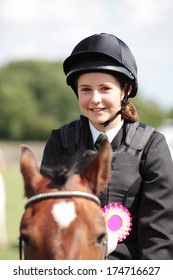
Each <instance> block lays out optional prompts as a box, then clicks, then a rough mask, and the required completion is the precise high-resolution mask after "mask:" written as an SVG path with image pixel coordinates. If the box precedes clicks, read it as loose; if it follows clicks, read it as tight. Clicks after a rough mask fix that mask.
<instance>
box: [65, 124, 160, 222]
mask: <svg viewBox="0 0 173 280" xmlns="http://www.w3.org/2000/svg"><path fill="white" fill-rule="evenodd" d="M81 131H82V127H81V121H80V120H79V121H74V122H72V123H71V124H67V125H64V126H63V127H61V129H60V134H61V142H62V145H63V148H64V151H65V153H66V154H67V155H68V156H70V155H71V156H72V155H74V154H75V153H76V152H77V151H78V152H79V153H80V154H82V153H86V147H85V145H86V144H85V145H84V142H83V141H82V138H83V137H85V136H84V135H82V136H81V134H82V132H81ZM154 131H155V129H154V128H153V127H150V126H148V125H146V124H143V123H139V122H134V123H128V124H127V125H126V137H125V140H124V141H123V143H122V144H121V145H120V147H119V148H117V149H116V150H113V155H112V170H111V172H112V174H111V180H110V183H109V186H108V188H107V191H106V193H104V194H103V195H101V196H100V200H101V205H102V207H103V206H104V205H106V204H109V203H120V204H122V205H123V206H125V207H126V208H128V209H129V211H130V213H131V215H132V217H133V218H136V217H137V216H138V213H137V212H138V206H139V202H140V195H141V191H142V176H143V175H142V166H143V164H144V161H145V153H144V148H145V146H146V144H147V142H148V141H149V139H150V137H151V135H152V133H153V132H154Z"/></svg>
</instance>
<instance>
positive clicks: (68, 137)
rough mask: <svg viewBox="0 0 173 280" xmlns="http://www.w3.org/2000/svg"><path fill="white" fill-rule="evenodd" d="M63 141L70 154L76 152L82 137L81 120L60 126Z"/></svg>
mask: <svg viewBox="0 0 173 280" xmlns="http://www.w3.org/2000/svg"><path fill="white" fill-rule="evenodd" d="M60 136H61V143H62V146H63V148H64V149H66V150H67V151H68V153H69V154H74V153H75V152H76V145H77V144H78V143H79V137H80V120H75V121H73V122H71V123H69V124H64V125H63V126H62V127H60Z"/></svg>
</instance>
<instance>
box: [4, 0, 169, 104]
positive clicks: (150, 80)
mask: <svg viewBox="0 0 173 280" xmlns="http://www.w3.org/2000/svg"><path fill="white" fill-rule="evenodd" d="M172 28H173V0H140V1H139V0H86V1H83V0H0V67H3V66H4V65H6V64H8V63H10V62H12V61H16V60H25V59H41V60H50V61H59V60H64V59H65V58H66V57H67V56H69V55H70V53H71V51H72V49H73V48H74V47H75V45H76V44H77V43H78V42H79V41H81V40H82V39H84V38H85V37H87V36H90V35H93V34H95V33H102V32H105V33H111V34H114V35H115V36H117V37H119V38H120V39H122V40H123V41H124V42H125V43H126V44H127V45H128V46H129V47H130V49H131V51H132V52H133V54H134V56H135V58H136V62H137V66H138V81H139V91H140V94H141V96H142V97H145V98H147V99H151V100H153V101H154V102H156V103H158V105H159V106H160V107H162V108H163V109H172V108H173V90H172V82H173V70H172V68H173V31H172Z"/></svg>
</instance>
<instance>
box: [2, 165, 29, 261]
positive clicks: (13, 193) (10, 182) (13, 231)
mask: <svg viewBox="0 0 173 280" xmlns="http://www.w3.org/2000/svg"><path fill="white" fill-rule="evenodd" d="M3 175H4V179H5V186H6V197H7V202H6V219H7V234H8V245H7V247H6V248H5V249H2V248H0V260H18V259H19V253H18V238H19V224H20V220H21V217H22V214H23V212H24V203H25V199H24V195H23V193H24V191H23V178H22V176H21V173H20V170H19V166H17V165H15V166H13V165H12V166H11V165H10V166H9V167H7V168H6V170H5V172H4V173H3Z"/></svg>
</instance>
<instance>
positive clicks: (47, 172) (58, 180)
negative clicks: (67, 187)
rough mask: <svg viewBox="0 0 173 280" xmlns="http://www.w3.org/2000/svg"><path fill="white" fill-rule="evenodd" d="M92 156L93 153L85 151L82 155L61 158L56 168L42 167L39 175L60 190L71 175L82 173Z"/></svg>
mask: <svg viewBox="0 0 173 280" xmlns="http://www.w3.org/2000/svg"><path fill="white" fill-rule="evenodd" d="M94 155H95V151H93V150H87V151H86V152H85V153H84V154H83V155H80V154H79V153H77V154H75V155H74V156H72V157H66V156H61V157H60V158H59V159H58V161H57V164H56V166H55V165H52V166H51V167H50V168H48V167H45V166H42V170H41V173H42V174H43V175H44V176H45V177H48V178H49V179H51V181H52V183H54V184H55V185H56V186H57V188H59V189H61V188H62V187H63V185H64V184H65V182H66V181H67V179H68V178H69V177H70V176H71V175H72V174H80V173H82V171H83V169H84V168H85V166H86V164H87V162H88V161H89V160H90V159H91V157H93V156H94Z"/></svg>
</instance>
